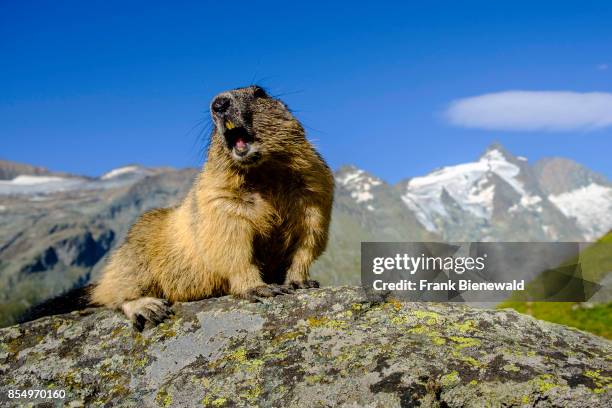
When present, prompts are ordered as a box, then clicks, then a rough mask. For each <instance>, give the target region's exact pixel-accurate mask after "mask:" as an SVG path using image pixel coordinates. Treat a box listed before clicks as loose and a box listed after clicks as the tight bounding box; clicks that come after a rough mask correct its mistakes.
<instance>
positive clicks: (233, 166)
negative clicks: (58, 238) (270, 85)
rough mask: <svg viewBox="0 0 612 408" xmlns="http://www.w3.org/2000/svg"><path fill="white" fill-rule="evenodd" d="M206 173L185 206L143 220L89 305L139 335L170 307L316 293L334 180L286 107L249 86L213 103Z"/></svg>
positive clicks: (158, 211) (153, 213)
mask: <svg viewBox="0 0 612 408" xmlns="http://www.w3.org/2000/svg"><path fill="white" fill-rule="evenodd" d="M210 110H211V115H212V118H213V122H214V130H213V134H212V136H211V142H210V146H209V149H208V156H207V160H206V163H205V165H204V167H203V169H202V171H201V173H200V174H199V176H198V177H197V179H196V180H195V182H194V184H193V187H192V188H191V190H190V192H189V193H188V194H187V196H186V197H185V199H184V200H183V201H182V203H181V204H180V205H179V206H178V207H175V208H165V209H156V210H152V211H149V212H147V213H145V214H144V215H142V216H141V217H140V219H139V220H138V221H137V222H136V223H135V224H134V225H133V226H132V227H131V229H130V231H129V232H128V235H127V238H126V240H125V242H124V243H123V244H122V245H121V246H120V247H119V248H117V249H116V250H115V251H114V252H113V253H112V254H111V256H110V259H109V261H108V264H107V265H106V267H105V268H104V270H103V272H102V276H101V278H100V280H99V281H98V282H97V283H96V284H95V285H94V286H93V288H92V290H91V291H90V296H91V299H90V300H91V302H92V303H93V304H96V305H101V306H106V307H109V308H113V309H121V310H123V312H124V313H125V315H126V316H127V317H128V318H129V319H130V320H132V322H134V325H135V327H136V328H138V329H139V330H142V328H143V327H144V324H145V323H146V322H147V321H149V322H151V323H152V324H157V323H159V322H160V321H162V320H164V319H165V318H166V317H167V316H168V314H169V313H170V308H169V302H175V301H192V300H197V299H202V298H206V297H211V296H221V295H228V294H229V295H234V296H238V297H241V298H247V299H257V298H259V297H269V296H276V295H279V294H283V293H290V292H292V290H293V289H295V288H311V287H317V286H318V283H317V282H315V281H313V280H310V278H309V273H308V269H309V267H310V265H311V263H312V262H313V261H314V260H315V259H316V258H317V257H318V256H319V255H321V253H322V252H323V251H324V249H325V246H326V244H327V236H328V229H329V223H330V217H331V209H332V200H333V188H334V179H333V175H332V173H331V171H330V169H329V167H328V166H327V164H326V163H325V161H324V160H323V159H322V158H321V156H320V155H319V154H318V153H317V151H316V150H315V149H314V147H313V146H312V145H311V144H310V143H309V142H308V141H307V140H306V137H305V133H304V129H303V128H302V126H301V124H300V123H299V122H298V120H297V119H296V118H295V117H294V116H293V115H292V114H291V112H290V111H289V109H288V108H287V106H286V105H285V104H284V103H283V102H282V101H280V100H278V99H275V98H273V97H271V96H269V95H268V94H267V93H266V92H265V91H264V90H263V89H262V88H261V87H258V86H250V87H246V88H239V89H234V90H231V91H228V92H223V93H221V94H219V95H217V96H216V97H215V98H214V99H213V100H212V103H211V105H210Z"/></svg>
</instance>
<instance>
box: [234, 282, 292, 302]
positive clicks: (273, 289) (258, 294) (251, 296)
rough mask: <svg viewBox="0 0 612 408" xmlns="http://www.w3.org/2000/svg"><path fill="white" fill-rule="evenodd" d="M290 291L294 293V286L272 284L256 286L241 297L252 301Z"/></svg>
mask: <svg viewBox="0 0 612 408" xmlns="http://www.w3.org/2000/svg"><path fill="white" fill-rule="evenodd" d="M289 293H293V288H292V287H291V286H289V285H277V284H270V285H261V286H256V287H254V288H252V289H249V290H247V292H246V293H245V294H244V295H242V296H241V297H242V298H244V299H247V300H250V301H251V302H258V301H260V300H261V298H268V297H274V296H278V295H285V294H289Z"/></svg>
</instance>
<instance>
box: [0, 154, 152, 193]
mask: <svg viewBox="0 0 612 408" xmlns="http://www.w3.org/2000/svg"><path fill="white" fill-rule="evenodd" d="M7 163H10V165H9V164H7ZM3 164H6V166H3ZM3 169H4V170H5V171H2V170H3ZM160 171H163V169H159V168H157V169H154V168H146V167H142V166H137V165H130V166H124V167H119V168H116V169H113V170H111V171H109V172H107V173H105V174H103V175H102V176H100V177H98V178H92V177H82V176H75V175H72V174H67V173H50V172H49V171H48V170H46V169H44V168H41V167H33V166H28V165H21V164H17V163H11V162H6V161H4V162H3V163H2V162H0V174H3V175H4V176H5V177H4V179H2V178H0V196H2V195H48V194H54V193H61V192H69V191H83V190H103V189H109V188H116V187H120V186H128V185H130V184H132V183H135V182H137V181H139V180H141V179H142V178H144V177H146V176H151V175H154V174H157V173H159V172H160Z"/></svg>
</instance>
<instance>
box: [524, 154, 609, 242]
mask: <svg viewBox="0 0 612 408" xmlns="http://www.w3.org/2000/svg"><path fill="white" fill-rule="evenodd" d="M535 170H536V173H537V175H538V179H539V181H540V184H541V185H542V186H543V189H544V190H545V191H546V192H548V193H549V196H548V198H549V199H550V201H552V202H553V203H554V204H555V205H556V206H557V207H559V209H560V210H561V211H562V212H563V214H565V215H566V216H567V217H569V218H573V219H575V220H576V222H577V224H578V226H579V228H580V229H581V230H582V231H583V232H584V234H585V237H586V238H587V239H588V240H593V239H596V238H598V237H600V236H602V235H603V234H605V233H606V232H608V231H609V230H610V229H611V228H612V183H610V182H609V181H607V180H606V178H605V177H604V176H602V175H601V174H597V173H595V172H592V171H591V170H589V169H587V168H586V167H584V166H582V165H580V164H578V163H576V162H574V161H572V160H568V159H561V158H554V159H543V160H541V161H540V162H539V163H537V165H536V166H535Z"/></svg>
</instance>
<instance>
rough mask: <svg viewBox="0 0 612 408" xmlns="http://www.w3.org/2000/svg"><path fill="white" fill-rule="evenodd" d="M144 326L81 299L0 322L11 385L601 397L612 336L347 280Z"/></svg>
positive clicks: (381, 402)
mask: <svg viewBox="0 0 612 408" xmlns="http://www.w3.org/2000/svg"><path fill="white" fill-rule="evenodd" d="M174 309H175V310H176V314H175V316H174V317H173V318H172V320H170V321H168V322H165V323H163V324H161V325H159V326H158V327H155V328H148V329H146V330H145V331H144V332H143V333H138V332H135V331H133V330H132V328H131V326H130V325H129V323H128V322H127V320H126V319H124V318H123V316H122V315H120V314H119V313H116V312H113V311H110V310H105V309H88V310H86V311H83V312H75V313H72V314H68V315H61V316H54V317H48V318H44V319H40V320H37V321H34V322H29V323H26V324H22V325H20V326H12V327H9V328H5V329H1V330H0V405H2V406H13V405H15V406H18V405H25V404H29V403H33V404H34V405H36V404H37V403H42V402H43V400H27V399H19V400H15V399H9V398H8V391H9V390H11V389H13V390H14V389H19V390H23V389H48V390H66V398H65V399H64V400H52V399H48V400H44V402H45V403H46V404H51V405H57V406H63V405H70V406H116V405H121V406H135V407H140V406H160V407H224V406H228V407H229V406H244V407H251V406H262V407H268V406H274V407H310V406H347V407H348V406H351V407H353V406H359V407H360V406H368V407H393V406H397V407H417V406H419V407H482V406H492V407H497V406H500V407H501V406H505V407H510V406H516V407H521V406H525V407H531V406H536V407H558V406H561V407H563V406H567V407H600V406H601V407H604V406H610V405H611V396H610V394H611V393H610V391H611V390H612V378H611V377H612V372H611V364H612V360H611V357H610V356H612V344H611V343H610V342H609V341H608V340H605V339H602V338H599V337H596V336H593V335H590V334H587V333H583V332H580V331H577V330H574V329H570V328H567V327H564V326H559V325H554V324H550V323H546V322H542V321H538V320H535V319H533V318H531V317H529V316H524V315H520V314H518V313H516V312H514V311H512V310H484V309H474V308H469V307H466V306H463V305H455V304H440V303H403V302H400V301H397V300H394V299H391V298H390V299H380V300H377V301H374V300H372V298H370V297H368V296H366V294H365V293H364V292H363V291H362V290H361V289H360V288H355V287H334V288H325V289H317V290H302V291H298V292H297V293H296V294H294V295H287V296H281V297H277V298H274V299H269V300H265V301H263V302H262V303H248V302H246V301H240V300H236V299H233V298H230V297H223V298H217V299H208V300H203V301H199V302H192V303H182V304H176V305H174Z"/></svg>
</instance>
